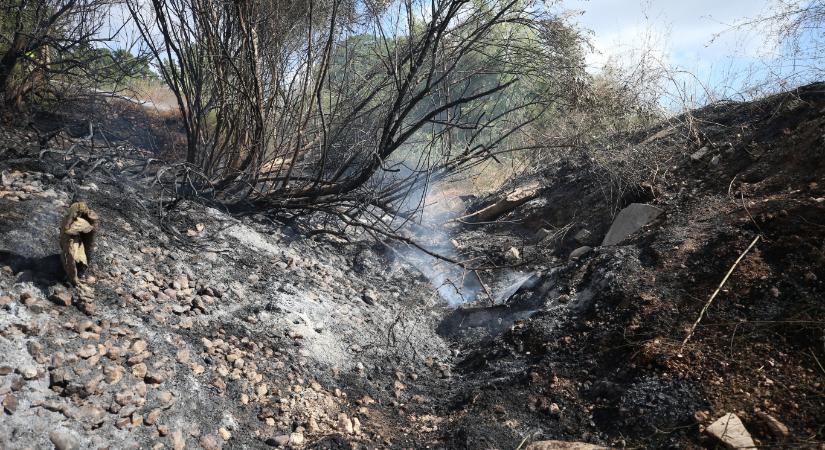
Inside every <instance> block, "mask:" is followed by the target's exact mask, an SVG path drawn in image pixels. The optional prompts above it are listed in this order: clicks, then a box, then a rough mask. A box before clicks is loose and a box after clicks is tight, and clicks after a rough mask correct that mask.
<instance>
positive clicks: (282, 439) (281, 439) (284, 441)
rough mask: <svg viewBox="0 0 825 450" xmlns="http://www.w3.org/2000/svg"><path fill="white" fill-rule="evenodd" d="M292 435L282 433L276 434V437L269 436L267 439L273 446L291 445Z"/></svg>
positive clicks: (267, 442) (268, 443)
mask: <svg viewBox="0 0 825 450" xmlns="http://www.w3.org/2000/svg"><path fill="white" fill-rule="evenodd" d="M289 439H290V435H288V434H282V435H280V436H275V437H274V438H269V439H267V440H266V445H269V446H272V447H286V446H287V445H289Z"/></svg>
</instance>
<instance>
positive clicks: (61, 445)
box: [49, 430, 80, 450]
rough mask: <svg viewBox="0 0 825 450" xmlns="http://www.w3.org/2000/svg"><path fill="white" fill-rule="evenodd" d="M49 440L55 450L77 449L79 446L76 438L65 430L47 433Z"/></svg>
mask: <svg viewBox="0 0 825 450" xmlns="http://www.w3.org/2000/svg"><path fill="white" fill-rule="evenodd" d="M49 440H50V441H52V444H54V448H56V449H57V450H77V449H79V448H80V443H78V442H77V439H76V438H75V437H74V436H72V435H71V434H69V432H68V431H65V430H53V431H52V432H51V433H49Z"/></svg>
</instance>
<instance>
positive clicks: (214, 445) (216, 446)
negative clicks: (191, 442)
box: [198, 434, 221, 450]
mask: <svg viewBox="0 0 825 450" xmlns="http://www.w3.org/2000/svg"><path fill="white" fill-rule="evenodd" d="M198 443H199V444H200V446H201V448H202V449H203V450H220V448H221V443H220V442H218V439H217V438H216V437H215V435H213V434H206V435H203V436H201V438H200V440H199V441H198Z"/></svg>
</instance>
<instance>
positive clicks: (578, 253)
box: [570, 245, 593, 260]
mask: <svg viewBox="0 0 825 450" xmlns="http://www.w3.org/2000/svg"><path fill="white" fill-rule="evenodd" d="M592 250H593V247H588V246H586V245H585V246H583V247H579V248H577V249H575V250H573V251H572V252H570V259H573V260H575V259H579V258H581V257H582V256H584V255H586V254H588V253H590V252H591V251H592Z"/></svg>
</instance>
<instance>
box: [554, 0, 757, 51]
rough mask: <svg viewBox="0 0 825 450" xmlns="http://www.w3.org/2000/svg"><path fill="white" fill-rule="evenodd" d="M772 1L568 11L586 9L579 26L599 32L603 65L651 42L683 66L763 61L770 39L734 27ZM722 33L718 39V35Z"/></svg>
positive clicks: (603, 0) (615, 1)
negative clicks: (734, 58)
mask: <svg viewBox="0 0 825 450" xmlns="http://www.w3.org/2000/svg"><path fill="white" fill-rule="evenodd" d="M772 3H773V1H772V0H761V1H760V0H592V1H588V0H569V1H567V2H564V3H563V5H562V6H563V7H564V8H569V9H573V10H582V11H583V12H584V13H583V14H582V15H580V16H579V17H578V23H579V24H580V25H581V26H582V27H584V28H587V29H590V30H592V31H593V32H594V35H593V42H592V43H593V44H594V46H595V47H596V50H597V51H598V52H599V53H598V54H594V55H593V56H591V58H590V60H589V61H588V63H590V64H593V65H595V66H599V65H600V64H601V63H603V62H604V61H605V59H606V58H607V57H608V56H609V55H616V54H622V53H623V52H626V51H628V50H632V49H639V48H642V47H644V46H645V44H647V45H648V46H651V47H653V48H652V50H654V51H655V52H656V53H657V54H658V55H661V56H662V57H666V58H667V59H668V60H669V62H671V63H675V64H677V65H680V66H691V65H696V64H698V63H705V64H707V63H708V62H713V61H716V60H721V59H724V58H726V57H728V56H730V55H732V54H736V55H738V56H742V57H759V56H762V55H763V53H764V49H765V48H767V47H769V46H767V45H766V42H765V37H764V36H759V35H757V34H756V33H755V32H753V31H746V30H732V29H731V26H732V25H733V24H735V23H737V22H740V21H742V20H744V19H747V18H754V17H757V16H759V15H760V14H761V13H763V12H764V11H765V10H766V8H768V7H769V6H770V5H771V4H772ZM719 33H722V34H721V35H719V36H718V37H717V38H716V39H715V40H714V37H715V36H717V35H718V34H719Z"/></svg>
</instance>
